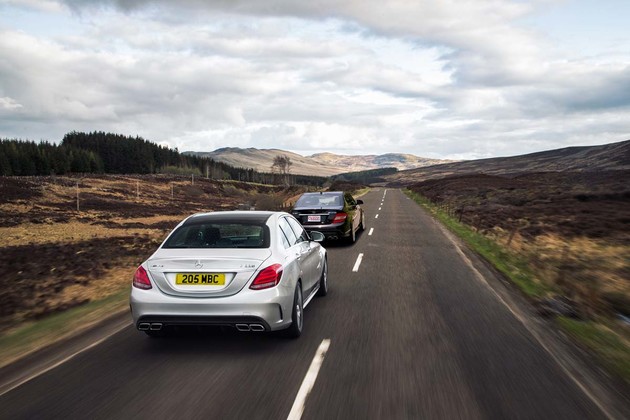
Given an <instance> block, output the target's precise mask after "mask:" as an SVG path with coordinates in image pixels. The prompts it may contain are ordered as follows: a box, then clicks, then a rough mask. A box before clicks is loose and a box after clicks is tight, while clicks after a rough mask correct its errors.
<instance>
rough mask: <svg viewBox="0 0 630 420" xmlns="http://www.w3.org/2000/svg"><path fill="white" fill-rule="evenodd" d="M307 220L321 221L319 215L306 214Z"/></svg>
mask: <svg viewBox="0 0 630 420" xmlns="http://www.w3.org/2000/svg"><path fill="white" fill-rule="evenodd" d="M306 221H307V222H317V223H319V222H321V221H322V217H321V216H308V218H307V219H306Z"/></svg>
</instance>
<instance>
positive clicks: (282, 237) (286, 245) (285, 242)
mask: <svg viewBox="0 0 630 420" xmlns="http://www.w3.org/2000/svg"><path fill="white" fill-rule="evenodd" d="M278 236H279V237H280V240H281V241H282V246H284V248H285V249H288V248H291V244H290V243H289V240H288V239H287V235H285V234H284V231H283V230H282V228H281V227H280V226H278Z"/></svg>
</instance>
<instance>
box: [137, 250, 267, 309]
mask: <svg viewBox="0 0 630 420" xmlns="http://www.w3.org/2000/svg"><path fill="white" fill-rule="evenodd" d="M270 256H271V251H270V250H269V249H267V248H261V249H238V250H235V249H160V250H158V251H157V252H156V253H155V254H153V255H152V256H151V258H149V259H148V260H147V262H146V266H147V271H148V272H149V276H150V278H151V281H152V282H153V283H154V284H155V285H156V286H157V288H158V289H160V290H161V291H162V292H163V293H165V294H167V295H171V296H180V297H223V296H231V295H234V294H236V293H238V292H239V291H240V290H241V289H243V287H245V285H246V284H247V283H248V282H249V281H250V280H251V278H252V276H253V275H254V273H256V272H257V271H258V270H259V269H260V268H261V265H262V264H263V262H264V261H265V260H266V259H267V258H269V257H270ZM210 274H212V275H213V276H210ZM216 275H218V276H216ZM178 277H179V282H180V284H178ZM210 279H214V281H215V282H217V283H219V282H221V281H222V282H223V284H213V282H212V281H210ZM195 281H196V283H195Z"/></svg>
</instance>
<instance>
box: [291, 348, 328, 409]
mask: <svg viewBox="0 0 630 420" xmlns="http://www.w3.org/2000/svg"><path fill="white" fill-rule="evenodd" d="M329 347H330V339H328V338H326V339H325V340H323V341H322V343H321V344H320V345H319V347H318V348H317V351H316V352H315V357H313V361H312V362H311V366H309V368H308V371H307V372H306V376H305V377H304V380H303V381H302V386H300V390H299V391H298V393H297V396H296V397H295V401H294V402H293V407H291V412H290V413H289V417H287V420H299V419H301V418H302V413H303V412H304V404H306V398H307V397H308V394H309V393H310V392H311V390H312V389H313V386H314V385H315V380H316V379H317V374H318V373H319V369H320V368H321V367H322V363H323V362H324V357H325V356H326V352H327V351H328V348H329Z"/></svg>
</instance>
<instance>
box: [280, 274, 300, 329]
mask: <svg viewBox="0 0 630 420" xmlns="http://www.w3.org/2000/svg"><path fill="white" fill-rule="evenodd" d="M303 299H304V297H303V296H302V285H301V284H300V283H298V284H297V287H296V288H295V295H294V297H293V309H291V326H290V327H289V328H287V329H286V330H284V331H283V333H284V334H283V335H284V336H285V337H287V338H298V337H299V336H300V335H302V330H303V329H304V300H303Z"/></svg>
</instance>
